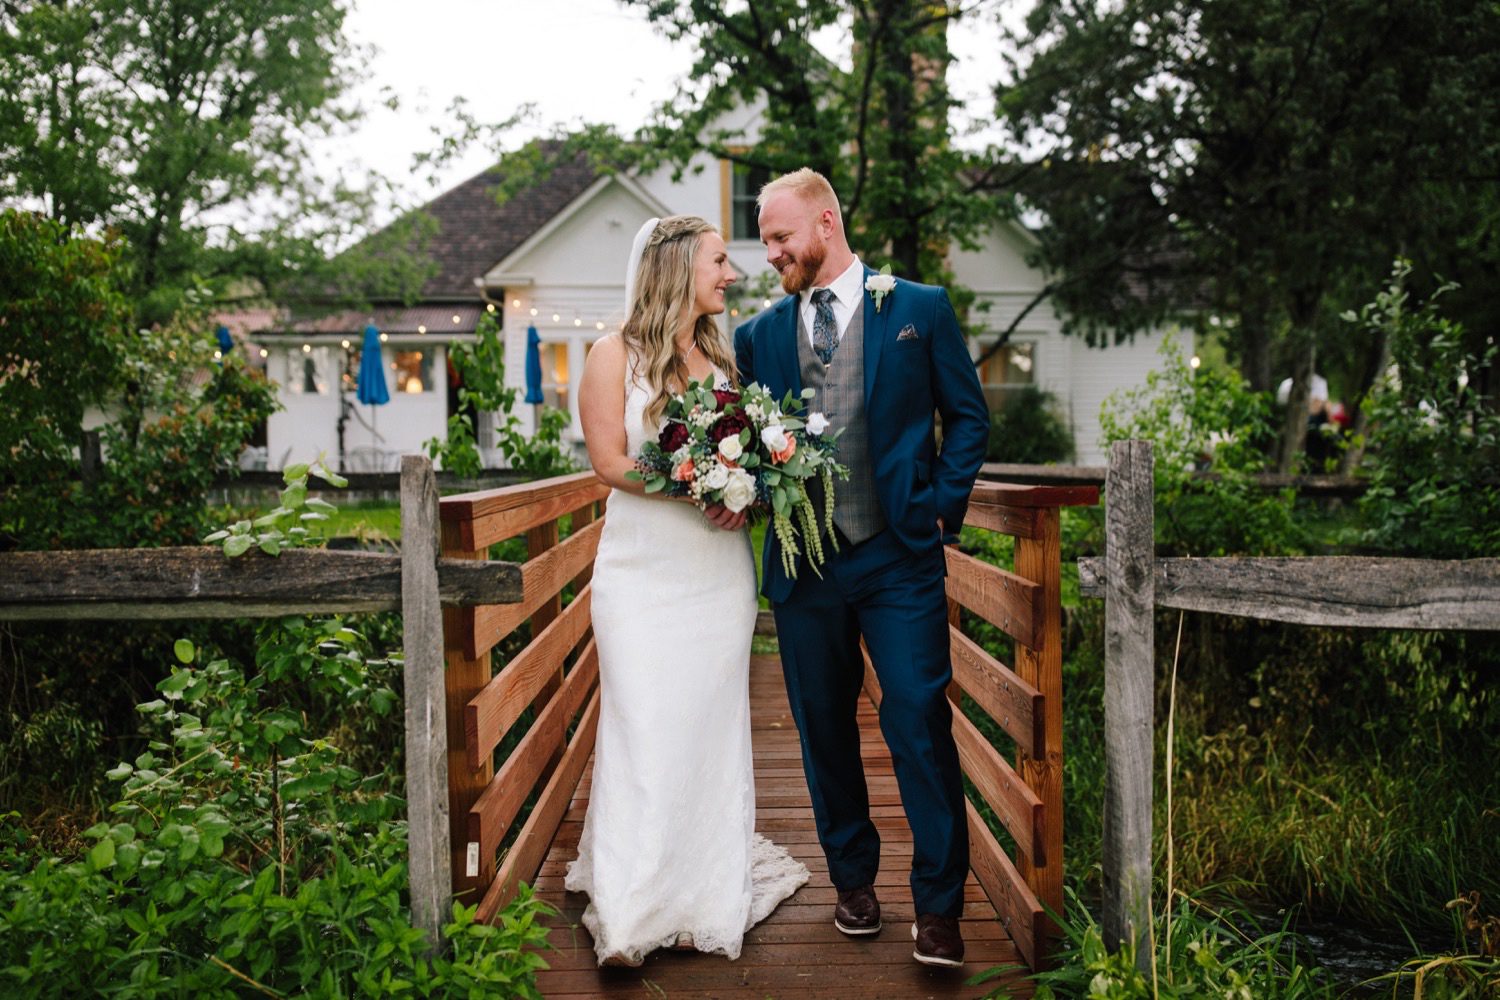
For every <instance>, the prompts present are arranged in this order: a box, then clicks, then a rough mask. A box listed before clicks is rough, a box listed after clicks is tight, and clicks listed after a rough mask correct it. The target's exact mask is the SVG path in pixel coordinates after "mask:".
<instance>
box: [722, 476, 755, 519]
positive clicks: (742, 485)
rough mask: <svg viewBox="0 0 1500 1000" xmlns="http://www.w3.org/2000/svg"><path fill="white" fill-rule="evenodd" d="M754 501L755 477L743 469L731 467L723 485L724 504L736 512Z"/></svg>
mask: <svg viewBox="0 0 1500 1000" xmlns="http://www.w3.org/2000/svg"><path fill="white" fill-rule="evenodd" d="M754 501H755V477H754V476H752V475H750V473H748V472H746V471H745V470H744V469H731V470H730V472H729V484H728V485H727V486H725V487H724V506H725V507H728V508H729V509H730V510H731V511H733V512H734V513H736V514H738V513H739V512H740V511H742V510H744V509H745V508H746V507H748V506H750V504H751V503H753V502H754Z"/></svg>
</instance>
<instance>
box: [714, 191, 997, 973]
mask: <svg viewBox="0 0 1500 1000" xmlns="http://www.w3.org/2000/svg"><path fill="white" fill-rule="evenodd" d="M757 206H758V208H759V212H760V216H759V219H760V236H761V242H763V243H764V244H765V246H766V259H767V260H768V261H769V262H770V263H771V265H772V266H773V267H775V268H776V270H777V271H778V272H779V273H780V275H781V286H782V288H783V289H785V290H786V292H787V293H788V295H787V297H786V298H784V299H782V300H781V301H780V302H778V303H777V304H776V305H775V306H773V307H772V308H770V309H768V310H767V311H765V312H764V313H762V314H760V315H759V316H757V317H755V318H754V319H753V320H751V321H749V322H748V323H746V324H745V325H743V326H741V327H740V328H739V330H738V331H736V333H735V338H734V346H735V360H736V361H737V363H738V365H739V371H740V378H741V379H742V380H743V381H744V382H746V383H749V382H751V381H757V382H760V383H761V384H763V385H765V386H767V387H768V388H769V389H770V390H771V392H772V394H773V395H774V396H776V397H778V398H779V397H781V396H782V395H783V394H784V393H785V392H787V391H788V390H790V391H791V392H792V393H793V395H796V394H797V393H799V392H800V391H801V390H802V389H804V388H811V389H813V390H814V391H815V393H816V395H815V396H814V397H813V399H812V400H811V401H810V405H809V412H818V411H821V412H822V413H823V414H824V415H826V416H827V417H828V420H829V422H830V428H829V432H830V433H832V432H833V431H834V430H840V429H841V430H842V431H843V433H842V435H841V436H840V437H839V452H838V458H839V461H840V462H841V463H843V464H844V465H847V466H848V467H849V470H850V478H849V480H848V481H847V482H846V483H842V484H840V485H839V488H838V492H837V498H836V503H835V506H834V515H833V517H834V525H835V531H836V533H837V541H838V547H839V551H838V553H837V554H834V553H833V552H832V550H831V548H829V549H827V551H828V553H829V559H828V562H827V563H826V564H825V565H824V566H823V567H822V577H821V578H820V577H819V576H818V575H817V574H816V573H814V572H812V570H811V569H810V568H809V567H808V565H807V564H806V562H805V561H804V562H803V563H802V566H801V569H800V571H799V572H798V574H797V577H796V579H795V580H794V579H791V578H789V577H788V576H787V575H786V573H785V572H783V571H782V568H781V554H780V552H779V551H778V545H777V542H776V539H775V536H774V534H773V533H771V532H767V533H766V550H765V554H764V561H765V572H764V583H763V591H764V593H765V595H766V596H767V597H768V598H769V599H770V601H771V604H772V607H773V608H774V610H775V615H776V630H777V634H778V636H779V637H780V643H781V659H782V663H783V666H784V668H785V670H786V683H787V692H788V695H789V696H790V699H791V706H792V715H793V717H794V718H795V720H796V722H797V729H798V732H799V733H800V734H801V736H802V763H803V768H804V769H805V771H806V773H807V785H808V789H809V791H810V792H811V793H812V803H813V813H814V815H815V816H816V818H817V824H818V839H819V840H820V841H821V843H822V845H823V852H824V854H825V855H826V856H827V858H828V872H829V875H830V876H831V878H832V880H833V884H834V888H836V889H837V890H838V905H837V907H836V908H835V910H834V924H835V926H837V927H838V929H839V930H840V931H842V932H843V933H845V934H848V935H866V934H875V933H878V932H879V931H880V903H879V902H878V901H877V900H876V898H875V890H874V882H875V873H876V869H877V868H878V867H879V864H880V836H879V834H878V833H877V832H876V830H875V825H874V824H873V823H872V822H871V821H870V804H869V796H868V793H867V791H866V786H865V774H864V766H863V764H862V762H861V760H860V755H859V727H858V724H857V723H856V721H855V711H856V709H857V705H858V699H859V696H860V690H861V686H862V684H863V679H864V661H863V658H862V656H861V654H860V649H859V640H860V636H861V635H863V636H864V638H865V642H866V645H867V646H868V648H869V651H870V657H871V659H872V660H873V661H874V664H875V673H876V675H877V677H878V678H879V680H880V686H881V690H882V692H883V700H882V702H881V705H880V728H881V732H882V733H883V734H884V735H885V741H886V744H887V745H888V746H889V747H890V750H891V758H892V760H893V762H894V764H895V770H896V780H897V783H898V784H899V786H900V789H901V802H902V805H903V806H904V807H905V811H906V817H907V821H908V822H909V823H910V824H911V830H912V839H913V842H914V853H913V857H912V872H911V890H912V896H913V898H914V901H915V903H916V912H917V922H916V924H915V925H914V926H913V928H912V934H913V936H914V937H915V939H916V948H915V950H914V952H913V955H914V957H915V958H916V959H917V961H919V962H923V963H925V964H928V965H942V966H957V965H961V964H963V955H964V944H963V938H962V937H961V936H960V934H959V926H958V918H959V915H960V913H961V912H962V910H963V896H964V888H963V887H964V880H965V878H966V877H967V875H968V870H969V842H968V825H967V819H966V813H965V808H964V790H963V784H962V780H961V778H960V774H959V765H958V751H957V749H956V747H955V746H954V743H953V733H952V729H951V724H952V709H951V708H950V705H949V701H948V694H947V688H948V682H949V680H950V679H951V677H952V664H951V662H950V661H949V658H948V612H947V605H946V602H945V598H944V592H943V579H944V576H945V575H946V559H945V556H944V554H943V545H944V544H945V543H952V542H956V541H957V536H958V530H959V528H960V527H961V526H962V525H963V520H964V511H965V509H966V507H967V506H968V501H969V491H970V489H971V488H972V487H973V485H974V477H975V475H977V474H978V472H979V465H980V463H981V462H982V461H983V460H984V452H985V445H986V443H987V442H988V439H989V412H988V410H987V409H986V407H985V402H984V395H983V393H982V392H981V391H980V388H979V379H978V378H977V377H976V376H975V374H974V365H973V362H972V361H971V359H970V357H969V352H968V348H967V347H966V346H965V343H964V338H963V334H962V332H961V331H960V330H959V326H958V318H957V317H956V316H955V315H954V312H953V307H952V305H951V304H950V303H949V301H948V295H947V293H946V292H945V291H944V290H943V289H941V288H934V287H932V286H929V285H919V284H915V283H913V282H909V281H903V280H900V279H896V280H895V281H894V286H893V287H891V288H889V290H887V291H885V292H884V293H883V294H881V293H880V292H879V291H878V289H880V288H881V286H882V284H886V283H889V282H890V279H886V281H885V282H882V281H881V280H880V278H879V277H878V276H876V277H875V278H874V280H873V281H871V280H870V279H871V277H872V276H873V275H874V274H875V272H873V271H871V270H870V269H869V268H867V267H865V266H864V265H863V264H861V263H860V261H859V259H858V258H857V257H855V256H854V254H853V253H852V252H851V251H850V249H849V244H848V241H847V239H846V238H845V235H844V225H843V218H842V215H841V213H840V210H839V203H838V197H837V196H836V195H835V194H834V192H833V188H832V187H831V186H830V185H829V183H828V181H827V180H826V179H825V178H824V177H823V176H822V175H821V174H818V173H816V172H814V171H812V170H808V169H806V168H804V169H802V170H798V171H795V172H793V173H790V174H787V175H786V176H784V177H780V178H777V179H776V180H773V181H772V182H771V183H769V184H767V185H766V186H765V188H764V189H762V190H761V192H760V196H759V198H758V199H757ZM867 281H870V285H867ZM872 286H873V288H874V289H876V290H877V291H873V292H872V291H871V290H870V289H871V287H872ZM877 296H878V297H877ZM934 411H936V412H937V413H938V414H941V416H942V437H943V447H942V450H941V451H939V450H938V448H937V444H936V441H935V433H934V431H935V429H934V420H933V413H934Z"/></svg>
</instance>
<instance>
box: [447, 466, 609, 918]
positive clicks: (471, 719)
mask: <svg viewBox="0 0 1500 1000" xmlns="http://www.w3.org/2000/svg"><path fill="white" fill-rule="evenodd" d="M608 492H609V491H608V488H607V487H606V486H605V485H604V484H603V483H602V482H600V481H599V479H598V478H597V477H595V476H594V474H593V473H591V472H589V473H579V474H577V475H571V476H560V477H557V478H554V479H547V480H543V481H541V482H537V483H528V484H525V485H520V486H509V487H503V488H501V489H495V490H486V491H483V492H477V493H467V494H461V495H458V496H452V497H445V498H444V499H443V500H442V501H441V503H440V505H439V507H440V518H441V522H442V536H443V546H442V551H443V554H444V555H445V556H447V557H449V558H452V559H455V560H465V559H468V560H478V559H482V558H483V557H484V555H485V553H486V552H487V551H488V549H489V547H490V546H491V545H494V544H496V543H497V542H501V541H504V540H506V539H507V538H514V537H517V536H525V538H526V542H527V552H528V559H527V561H526V563H525V564H524V565H523V566H522V567H521V575H522V580H523V584H522V587H521V591H522V592H521V594H520V595H519V598H518V600H516V601H515V602H514V603H511V604H507V605H494V606H489V605H482V606H478V607H473V608H451V609H447V610H445V611H444V633H445V639H444V642H445V646H446V649H447V661H448V669H447V672H446V675H445V680H446V687H447V715H448V734H449V740H450V747H449V752H448V791H449V796H448V805H449V817H450V821H449V841H450V855H451V857H452V861H453V888H454V891H455V892H456V893H458V894H460V895H468V896H473V897H475V898H477V900H478V904H479V919H480V920H485V921H488V920H491V919H493V918H494V916H495V915H496V914H497V913H498V912H499V911H500V910H501V909H502V908H503V907H504V906H505V904H506V903H508V902H509V901H510V900H511V899H512V898H514V896H515V892H516V888H517V886H518V885H519V884H520V883H521V882H523V881H531V880H532V879H533V878H535V876H536V873H537V869H538V867H539V866H540V864H541V862H542V859H543V858H544V857H545V856H546V852H547V848H548V845H549V844H550V843H551V841H552V838H553V835H554V834H555V832H556V830H557V827H558V824H559V823H561V821H562V817H563V814H564V812H565V811H566V809H567V804H568V801H569V800H570V799H571V798H572V795H573V792H574V790H575V789H576V788H577V786H578V781H579V778H580V776H581V775H582V773H583V768H584V765H585V764H586V763H587V761H588V758H589V755H590V754H591V753H592V751H593V747H594V731H595V727H596V725H597V723H598V717H599V697H600V696H599V687H598V679H599V659H598V653H597V651H596V648H595V646H594V643H593V639H592V637H591V634H590V633H591V620H590V610H591V606H592V601H591V599H590V590H589V587H588V579H589V576H590V573H591V570H592V567H593V561H594V553H595V551H596V550H597V549H598V545H599V537H600V533H601V531H602V529H603V521H602V520H600V518H599V510H598V509H597V508H598V507H599V506H602V505H601V504H600V501H602V500H603V499H604V498H605V497H606V496H607V495H608ZM563 518H567V519H568V520H569V529H570V533H569V534H568V536H567V537H566V538H563V537H562V533H561V528H560V521H561V519H563ZM569 587H572V588H573V589H574V591H575V593H574V594H573V597H572V600H571V601H570V602H569V603H568V604H567V606H566V607H564V606H563V595H564V592H565V590H567V589H568V588H569ZM528 620H529V622H530V633H529V641H528V642H527V643H526V645H525V646H524V647H523V648H522V649H521V650H520V651H519V652H515V653H514V654H513V655H511V656H510V659H509V662H507V663H504V664H502V665H501V666H500V669H499V670H498V671H492V669H491V654H492V651H493V650H495V649H496V647H498V646H500V644H501V643H502V642H504V641H505V640H506V639H507V638H508V637H509V636H510V635H511V634H512V633H514V632H515V631H516V630H517V629H519V628H521V627H522V626H523V625H524V624H525V623H526V622H527V621H528ZM512 645H513V644H512ZM575 723H576V725H575ZM522 726H525V727H526V728H525V730H524V734H522V735H520V736H519V737H515V736H512V739H511V743H512V745H511V748H510V750H509V753H508V754H507V756H506V757H505V760H504V761H503V762H502V763H501V765H500V767H499V769H498V770H496V768H495V763H494V754H495V752H496V749H497V748H498V747H499V746H500V745H501V742H502V741H503V740H505V739H506V737H507V736H508V735H510V734H513V733H517V732H519V731H520V730H519V729H518V727H522ZM570 731H571V736H570V735H569V733H570ZM533 793H537V798H536V801H535V803H534V804H533V806H532V809H531V812H530V814H529V815H528V816H527V817H526V819H525V820H524V822H522V823H521V827H520V829H519V831H515V830H514V829H513V828H514V827H515V825H516V822H517V819H518V817H519V816H520V813H521V809H522V807H523V806H524V804H525V803H526V801H527V800H528V799H529V798H531V796H532V795H533ZM511 833H514V840H513V842H512V844H511V846H510V847H509V849H508V850H507V851H506V853H505V854H504V856H503V857H500V856H499V855H498V854H497V852H498V851H499V850H500V848H501V845H502V844H504V843H505V842H506V839H507V836H508V835H509V834H511Z"/></svg>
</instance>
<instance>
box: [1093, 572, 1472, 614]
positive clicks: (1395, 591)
mask: <svg viewBox="0 0 1500 1000" xmlns="http://www.w3.org/2000/svg"><path fill="white" fill-rule="evenodd" d="M1154 572H1155V579H1154V582H1155V604H1156V606H1157V607H1160V608H1179V609H1181V610H1184V611H1207V612H1211V613H1214V614H1222V615H1239V616H1241V617H1245V618H1258V619H1261V620H1262V621H1275V622H1288V623H1290V624H1294V625H1322V626H1327V627H1332V628H1338V627H1358V628H1403V629H1406V628H1409V629H1465V630H1478V631H1494V630H1497V629H1500V559H1463V560H1454V559H1397V558H1389V559H1386V558H1375V557H1366V556H1297V557H1246V558H1214V559H1157V560H1155V568H1154ZM1078 578H1079V589H1080V591H1081V592H1082V593H1083V595H1084V596H1086V597H1103V596H1105V593H1106V590H1107V588H1108V586H1109V583H1110V580H1109V571H1108V568H1107V567H1106V564H1105V560H1104V559H1102V558H1099V557H1088V558H1083V559H1080V560H1078Z"/></svg>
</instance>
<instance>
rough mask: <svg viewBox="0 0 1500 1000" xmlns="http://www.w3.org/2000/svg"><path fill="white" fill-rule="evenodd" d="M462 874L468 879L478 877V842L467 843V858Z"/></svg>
mask: <svg viewBox="0 0 1500 1000" xmlns="http://www.w3.org/2000/svg"><path fill="white" fill-rule="evenodd" d="M464 874H465V875H467V876H468V877H469V878H477V877H478V876H479V841H477V840H471V841H469V858H468V861H467V862H465V864H464Z"/></svg>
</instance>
